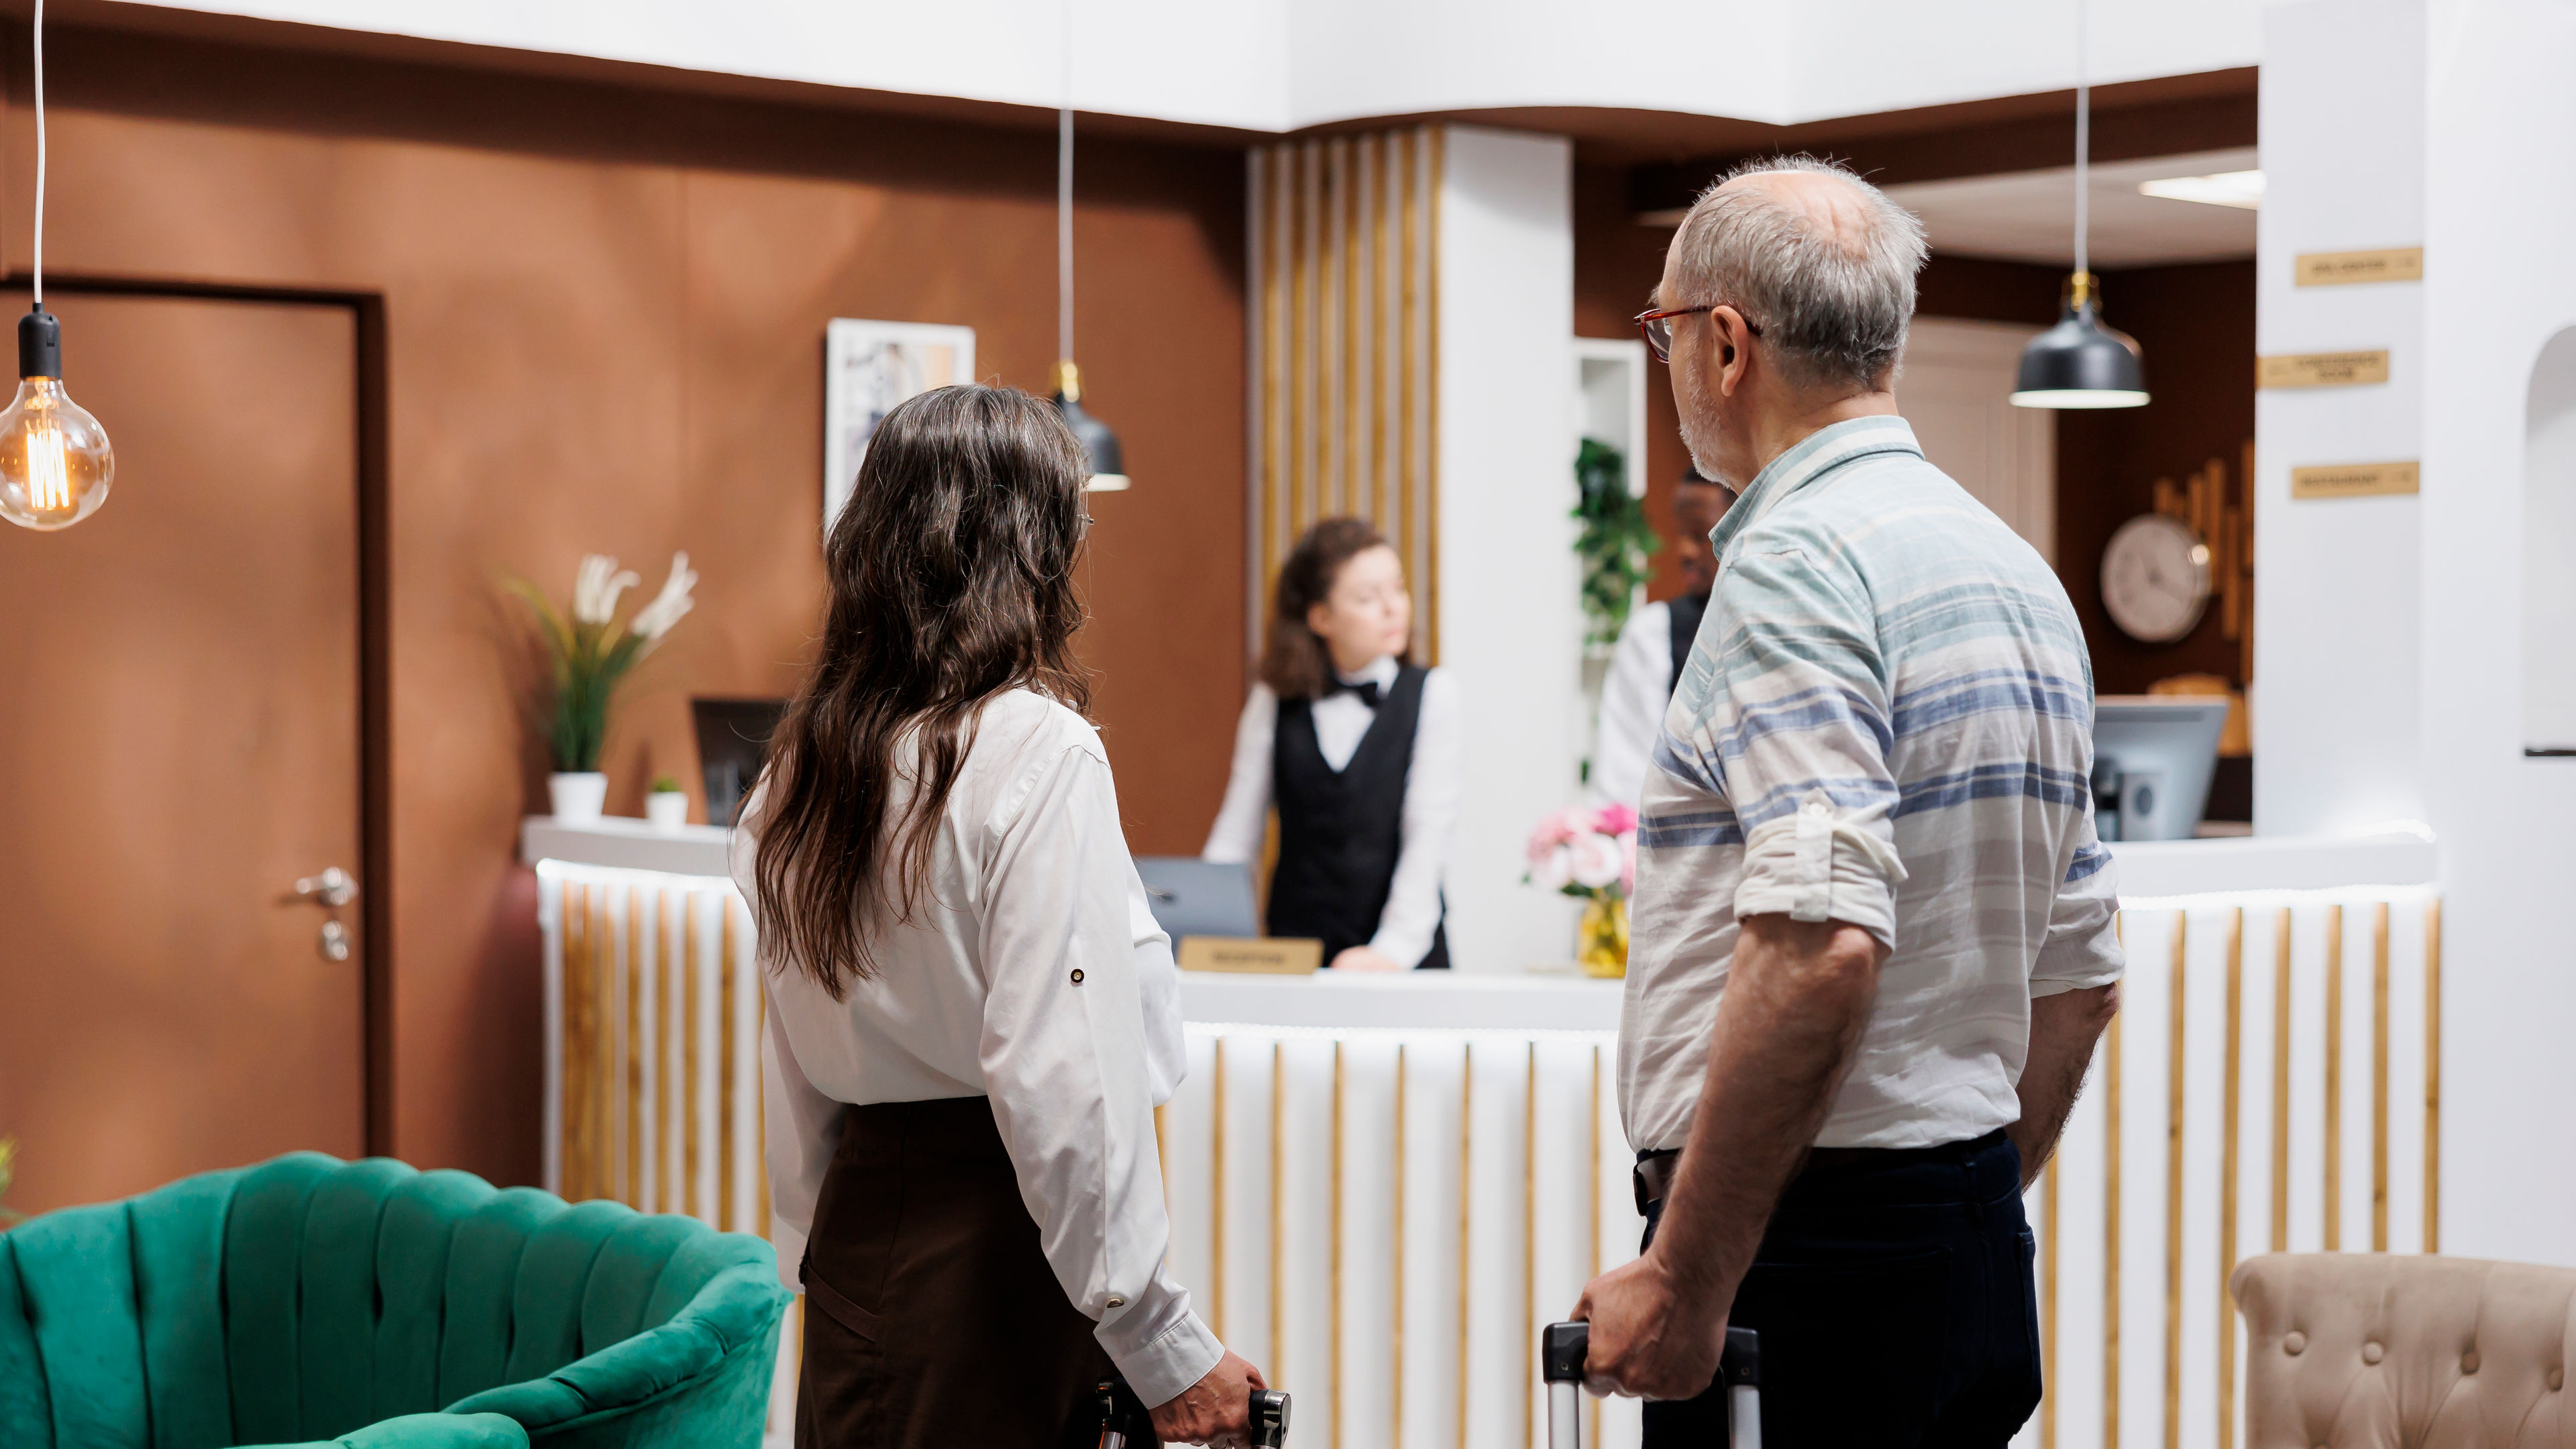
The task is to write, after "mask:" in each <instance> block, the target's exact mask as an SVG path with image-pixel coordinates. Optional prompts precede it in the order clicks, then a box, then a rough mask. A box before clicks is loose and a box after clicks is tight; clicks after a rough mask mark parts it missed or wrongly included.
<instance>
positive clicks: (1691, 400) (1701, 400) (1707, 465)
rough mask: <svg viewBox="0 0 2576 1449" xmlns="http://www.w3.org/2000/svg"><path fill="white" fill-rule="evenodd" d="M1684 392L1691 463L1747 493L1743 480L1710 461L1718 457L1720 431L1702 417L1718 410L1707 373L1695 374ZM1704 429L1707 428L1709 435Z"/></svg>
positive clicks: (1684, 426)
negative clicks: (1727, 474) (1730, 476)
mask: <svg viewBox="0 0 2576 1449" xmlns="http://www.w3.org/2000/svg"><path fill="white" fill-rule="evenodd" d="M1682 394H1683V396H1682V408H1681V412H1682V418H1681V423H1682V447H1683V448H1684V449H1685V450H1687V451H1688V452H1689V453H1690V460H1691V466H1692V467H1694V468H1696V469H1698V470H1699V476H1701V477H1703V478H1706V479H1709V480H1710V481H1712V482H1715V483H1722V484H1724V485H1725V486H1726V487H1728V488H1731V489H1733V490H1734V491H1736V492H1738V493H1741V492H1743V491H1744V484H1743V482H1742V481H1741V480H1738V479H1734V478H1729V477H1727V476H1726V475H1725V474H1723V473H1720V472H1719V471H1718V470H1717V469H1716V468H1715V467H1714V466H1712V465H1711V462H1710V460H1711V459H1713V458H1715V457H1716V456H1717V434H1716V429H1715V427H1714V426H1713V425H1710V424H1706V423H1704V422H1703V421H1702V419H1704V418H1706V417H1708V416H1709V415H1710V414H1711V413H1714V412H1715V411H1717V409H1716V408H1715V407H1714V406H1713V405H1712V400H1711V399H1710V397H1709V395H1708V383H1707V381H1706V374H1705V373H1700V372H1694V373H1692V374H1691V376H1690V380H1689V381H1688V382H1686V383H1684V384H1683V386H1682ZM1703 428H1706V429H1707V431H1706V433H1705V434H1703V432H1702V429H1703Z"/></svg>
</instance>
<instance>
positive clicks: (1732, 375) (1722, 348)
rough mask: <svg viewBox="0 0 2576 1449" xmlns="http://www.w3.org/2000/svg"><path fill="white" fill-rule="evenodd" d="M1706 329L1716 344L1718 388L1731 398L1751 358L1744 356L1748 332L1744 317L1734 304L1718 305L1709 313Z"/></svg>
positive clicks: (1720, 392) (1723, 394)
mask: <svg viewBox="0 0 2576 1449" xmlns="http://www.w3.org/2000/svg"><path fill="white" fill-rule="evenodd" d="M1708 322H1709V331H1710V333H1711V334H1712V338H1713V340H1714V341H1715V342H1716V344H1717V390H1718V392H1719V394H1720V395H1722V396H1725V397H1733V396H1734V395H1735V389H1736V386H1737V384H1739V383H1741V382H1742V381H1743V380H1744V374H1745V371H1746V369H1747V368H1748V367H1749V366H1750V365H1751V359H1750V358H1748V357H1747V356H1746V355H1745V344H1746V342H1747V341H1748V339H1749V336H1750V334H1749V333H1748V331H1747V329H1746V328H1745V325H1744V317H1743V315H1742V314H1741V313H1738V312H1737V311H1736V310H1735V309H1734V308H1733V307H1720V308H1717V309H1716V310H1715V311H1712V312H1710V313H1709V314H1708Z"/></svg>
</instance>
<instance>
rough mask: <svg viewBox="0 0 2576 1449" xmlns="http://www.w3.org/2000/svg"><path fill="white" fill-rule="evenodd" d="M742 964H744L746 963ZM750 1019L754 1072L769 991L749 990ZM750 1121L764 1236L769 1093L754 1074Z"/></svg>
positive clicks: (757, 1216) (755, 1195) (755, 1221)
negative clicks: (763, 1089)
mask: <svg viewBox="0 0 2576 1449" xmlns="http://www.w3.org/2000/svg"><path fill="white" fill-rule="evenodd" d="M752 955H753V959H755V960H757V959H758V956H759V947H758V946H757V945H755V946H753V948H752ZM745 964H746V965H747V964H749V963H745ZM751 1022H752V1033H751V1039H752V1041H753V1043H754V1044H755V1045H754V1046H753V1048H752V1050H753V1053H754V1055H753V1057H752V1062H753V1064H754V1065H753V1070H754V1071H757V1070H758V1062H759V1060H760V1058H759V1055H758V1052H759V1046H758V1043H762V1042H766V1041H767V1040H768V1039H769V1036H768V1033H769V994H768V993H767V992H754V993H752V998H751ZM751 1121H752V1133H751V1211H752V1218H751V1231H753V1232H755V1233H757V1234H759V1235H760V1236H762V1237H764V1238H766V1237H768V1236H769V1226H770V1217H771V1214H770V1210H769V1094H768V1093H767V1092H764V1091H762V1090H761V1089H760V1087H759V1085H758V1078H756V1077H755V1078H754V1085H753V1087H752V1090H751Z"/></svg>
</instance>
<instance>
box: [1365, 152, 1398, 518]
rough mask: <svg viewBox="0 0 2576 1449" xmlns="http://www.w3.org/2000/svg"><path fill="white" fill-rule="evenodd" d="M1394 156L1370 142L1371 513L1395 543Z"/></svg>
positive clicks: (1369, 410) (1369, 408) (1369, 330)
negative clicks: (1391, 432) (1390, 222)
mask: <svg viewBox="0 0 2576 1449" xmlns="http://www.w3.org/2000/svg"><path fill="white" fill-rule="evenodd" d="M1392 153H1393V147H1392V144H1391V143H1390V142H1389V140H1388V139H1387V137H1386V135H1385V134H1384V133H1383V132H1381V133H1379V134H1377V135H1375V136H1371V137H1369V138H1368V158H1369V164H1368V199H1369V208H1368V210H1369V237H1368V255H1369V269H1368V270H1369V329H1368V332H1369V390H1368V391H1369V407H1368V415H1369V473H1370V476H1371V477H1373V478H1374V479H1376V480H1377V481H1376V489H1375V498H1374V501H1372V502H1371V504H1370V505H1369V511H1370V512H1371V513H1372V514H1373V515H1375V516H1376V518H1377V520H1378V526H1379V527H1381V528H1383V529H1385V530H1386V531H1387V536H1388V537H1389V538H1401V537H1403V533H1402V529H1401V525H1400V524H1399V523H1398V514H1397V512H1396V510H1395V508H1394V507H1393V506H1392V505H1393V503H1394V501H1395V500H1394V499H1393V498H1392V497H1391V496H1389V491H1388V490H1389V488H1390V485H1391V483H1392V480H1393V478H1394V473H1395V470H1393V469H1391V468H1389V467H1388V466H1387V456H1386V439H1387V430H1386V424H1387V406H1386V390H1387V387H1388V384H1389V382H1390V381H1391V380H1392V378H1393V376H1394V375H1393V374H1392V373H1390V372H1389V371H1388V370H1387V348H1386V332H1387V328H1388V326H1389V325H1391V319H1392V318H1393V317H1394V316H1395V309H1394V308H1392V307H1390V306H1388V305H1387V302H1388V300H1389V298H1390V295H1391V293H1392V292H1393V289H1392V288H1390V287H1389V286H1388V285H1387V266H1388V252H1387V230H1386V211H1387V206H1386V198H1387V183H1388V182H1389V181H1390V180H1391V179H1392V178H1391V177H1390V176H1388V174H1387V158H1388V157H1389V156H1390V155H1391V154H1392Z"/></svg>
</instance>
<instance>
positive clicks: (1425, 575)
mask: <svg viewBox="0 0 2576 1449" xmlns="http://www.w3.org/2000/svg"><path fill="white" fill-rule="evenodd" d="M1429 129H1430V132H1431V167H1430V171H1431V175H1430V179H1429V184H1428V187H1427V188H1426V189H1428V190H1429V191H1430V193H1431V196H1430V202H1429V210H1430V213H1431V217H1430V223H1429V227H1428V230H1429V231H1430V233H1431V237H1430V243H1429V245H1430V251H1431V256H1430V262H1431V266H1430V272H1431V280H1430V285H1429V290H1430V294H1431V295H1430V298H1429V300H1428V304H1427V305H1428V309H1429V312H1430V318H1431V327H1430V332H1431V336H1430V340H1429V342H1428V343H1427V344H1425V346H1424V348H1423V357H1422V371H1423V376H1424V377H1425V378H1426V379H1427V380H1428V384H1429V385H1428V387H1427V389H1426V390H1427V391H1428V392H1429V394H1430V405H1429V406H1428V407H1427V408H1426V409H1425V411H1426V412H1427V413H1428V414H1429V416H1428V417H1427V418H1426V419H1425V420H1424V423H1423V428H1424V432H1425V434H1426V437H1425V439H1424V452H1425V454H1426V455H1427V456H1428V458H1429V460H1430V461H1429V463H1428V465H1427V466H1426V467H1425V469H1424V477H1425V481H1426V483H1427V487H1426V489H1425V492H1424V498H1425V503H1426V506H1425V508H1424V509H1423V517H1422V520H1421V522H1420V524H1419V527H1420V528H1421V530H1422V536H1423V550H1422V551H1423V557H1424V559H1425V560H1426V562H1425V563H1424V565H1423V568H1422V575H1421V577H1420V578H1418V579H1416V580H1415V581H1414V590H1415V592H1416V593H1417V594H1419V595H1420V596H1422V597H1423V598H1425V599H1428V600H1429V601H1430V608H1429V609H1428V610H1427V612H1428V613H1429V614H1430V615H1431V648H1430V650H1429V656H1430V657H1429V658H1428V659H1427V660H1426V661H1425V662H1426V663H1430V664H1437V663H1439V662H1440V595H1441V589H1440V190H1441V176H1442V174H1443V171H1444V169H1445V165H1446V162H1447V159H1448V141H1449V132H1448V130H1447V129H1446V128H1445V127H1440V126H1433V127H1431V128H1429Z"/></svg>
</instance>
